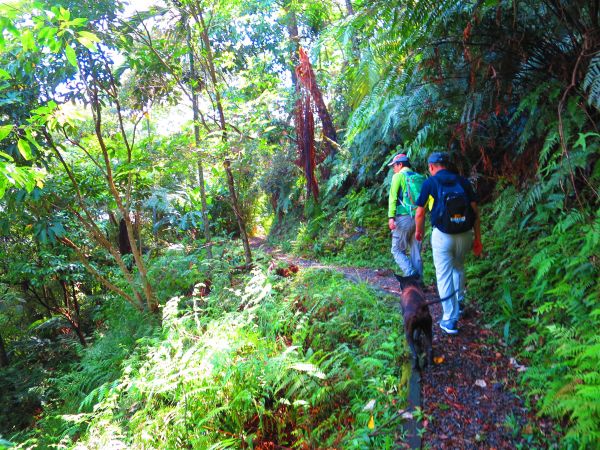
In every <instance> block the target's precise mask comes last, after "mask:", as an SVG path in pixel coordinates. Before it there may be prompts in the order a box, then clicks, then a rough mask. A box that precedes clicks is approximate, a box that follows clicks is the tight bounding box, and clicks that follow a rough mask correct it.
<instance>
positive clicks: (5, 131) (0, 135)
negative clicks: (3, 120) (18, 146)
mask: <svg viewBox="0 0 600 450" xmlns="http://www.w3.org/2000/svg"><path fill="white" fill-rule="evenodd" d="M12 129H13V126H12V125H2V126H1V127H0V141H2V140H4V138H6V136H8V135H9V134H10V132H11V131H12Z"/></svg>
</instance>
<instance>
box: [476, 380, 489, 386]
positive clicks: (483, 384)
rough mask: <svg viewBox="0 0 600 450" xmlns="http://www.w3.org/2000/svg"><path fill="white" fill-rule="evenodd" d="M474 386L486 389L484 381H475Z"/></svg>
mask: <svg viewBox="0 0 600 450" xmlns="http://www.w3.org/2000/svg"><path fill="white" fill-rule="evenodd" d="M475 386H479V387H481V388H484V387H487V383H486V382H485V380H477V381H475Z"/></svg>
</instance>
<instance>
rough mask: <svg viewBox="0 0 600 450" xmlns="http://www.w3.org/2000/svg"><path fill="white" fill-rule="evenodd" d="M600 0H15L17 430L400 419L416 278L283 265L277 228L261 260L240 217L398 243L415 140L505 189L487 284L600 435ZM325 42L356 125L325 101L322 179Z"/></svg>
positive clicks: (7, 181) (197, 442) (417, 152)
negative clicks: (394, 159) (279, 271)
mask: <svg viewBox="0 0 600 450" xmlns="http://www.w3.org/2000/svg"><path fill="white" fill-rule="evenodd" d="M599 9H600V8H599V6H598V2H597V1H593V0H586V1H578V2H569V1H562V0H529V1H525V2H514V1H508V0H506V1H505V0H487V1H479V2H466V1H465V2H463V1H459V2H450V1H445V0H444V1H430V0H421V1H403V2H400V1H387V0H376V1H370V2H366V1H363V0H354V1H348V0H347V1H345V2H340V1H333V0H325V1H313V0H306V1H296V0H285V1H273V0H264V1H260V2H256V1H249V0H248V1H247V0H227V1H225V0H223V1H220V2H205V1H202V0H180V1H177V2H175V1H168V2H166V4H165V5H162V6H160V7H159V6H149V7H148V10H146V11H143V12H137V13H135V14H134V13H131V12H130V11H129V9H128V8H127V7H126V5H123V4H121V3H120V2H118V1H114V2H113V1H109V0H106V1H102V2H93V3H92V2H72V1H61V2H58V1H51V0H45V1H41V2H31V1H28V0H26V1H22V2H19V4H18V7H17V6H15V5H2V6H0V13H1V14H0V26H1V28H2V33H1V34H0V61H1V63H2V64H1V65H0V67H1V68H0V236H1V237H0V387H1V392H2V396H1V397H0V447H1V446H3V445H8V444H6V442H5V441H3V439H10V440H11V441H12V442H14V443H16V444H18V445H19V446H20V447H21V448H36V447H37V448H47V447H49V446H51V445H53V446H57V447H60V448H73V447H75V446H78V448H103V447H106V446H109V445H112V446H115V447H127V448H180V447H184V446H188V447H189V446H191V447H193V448H227V447H230V448H240V447H243V446H255V447H256V446H260V445H263V444H264V445H265V446H266V445H268V444H269V443H276V444H278V445H284V446H289V447H296V448H302V446H305V447H331V448H366V447H368V446H371V448H386V447H393V446H394V443H397V442H399V441H401V440H402V436H396V435H395V434H394V431H395V430H397V425H398V423H399V418H398V417H397V416H395V415H394V414H393V411H397V410H398V408H399V407H401V405H403V403H404V401H405V398H404V397H405V383H406V379H405V377H406V372H405V371H404V370H405V369H404V359H405V350H404V347H403V338H402V337H401V336H400V334H399V333H400V329H401V324H400V317H399V315H398V312H397V305H395V304H394V302H393V300H392V299H391V298H389V297H382V296H380V295H379V294H377V293H374V292H373V291H371V290H369V288H367V287H366V286H362V285H359V286H357V285H353V284H350V283H349V282H347V281H346V280H343V279H342V278H340V277H339V276H337V275H334V274H332V273H328V272H318V271H317V272H310V271H309V272H305V271H301V272H300V273H299V274H298V275H296V276H292V277H289V278H285V277H284V278H282V277H280V276H278V275H276V271H274V270H273V269H274V267H273V264H270V261H269V258H268V257H267V256H266V255H264V254H260V253H259V254H258V255H254V258H253V262H254V265H253V268H252V267H250V265H249V264H248V258H249V257H250V254H249V252H248V250H249V249H248V248H247V247H246V251H245V252H244V253H242V244H241V243H240V242H239V238H240V237H241V238H242V241H244V237H245V234H246V232H249V233H250V234H262V233H265V232H269V240H270V242H275V243H277V244H278V245H279V246H280V248H281V249H282V250H283V251H285V252H288V253H295V254H298V255H302V256H309V257H312V258H316V259H320V260H322V261H325V262H329V263H336V264H340V265H347V266H363V267H365V266H366V267H372V268H380V269H383V268H392V269H393V268H394V264H393V261H392V258H391V255H390V254H389V248H388V247H389V242H388V241H389V235H388V230H387V227H386V217H385V216H386V214H385V210H386V207H385V205H386V196H387V188H388V186H389V184H390V180H391V174H389V173H388V172H387V167H386V165H385V164H386V163H387V162H388V161H389V158H390V157H391V156H392V155H393V154H394V153H395V152H396V151H397V150H399V149H402V150H403V151H404V152H406V153H408V154H409V155H410V156H411V159H412V161H413V163H414V165H415V169H416V170H418V171H420V172H422V173H425V172H426V167H425V161H426V156H427V155H428V153H430V152H431V151H434V150H442V149H443V150H447V151H448V152H450V154H451V156H452V159H453V163H454V166H455V168H456V169H457V171H458V172H460V173H462V174H465V175H466V176H469V177H470V179H471V180H472V182H473V184H474V185H475V186H476V188H477V190H478V192H479V196H480V199H481V203H482V204H483V208H482V211H483V214H482V215H483V219H482V230H483V243H484V247H485V252H484V256H483V257H482V258H481V259H477V260H470V261H469V266H468V267H469V268H468V278H469V285H468V297H469V298H468V300H469V301H471V302H474V303H476V304H477V305H479V306H480V307H481V308H482V309H483V310H484V311H485V313H486V321H487V322H488V324H489V325H490V326H491V327H493V328H494V329H495V330H496V331H497V332H498V334H499V335H501V336H502V338H503V342H504V344H505V345H506V346H507V351H508V352H510V353H511V354H513V355H514V356H515V357H517V358H518V359H519V360H520V361H524V364H526V365H527V367H528V369H527V370H526V371H525V372H524V375H523V377H522V381H523V386H524V387H525V389H526V391H527V392H528V393H529V400H530V405H531V407H532V408H534V409H536V410H539V411H540V413H541V414H547V415H549V416H551V417H552V418H554V419H556V421H557V423H559V424H560V425H561V426H562V431H563V436H564V439H563V443H562V444H563V445H564V446H565V447H566V448H593V447H594V446H595V445H596V444H597V442H598V441H599V440H600V434H599V433H600V431H599V430H600V411H599V403H598V401H597V399H598V398H599V396H600V373H599V371H598V370H599V369H598V367H599V366H600V361H599V356H598V355H600V342H599V341H598V333H597V329H598V326H599V325H600V323H599V321H600V313H599V309H598V308H599V305H600V298H599V297H600V294H599V292H600V286H599V284H598V283H599V281H598V280H600V273H599V272H600V270H599V269H600V261H599V259H598V255H599V254H600V216H599V212H598V211H599V210H600V202H599V198H600V197H599V186H600V159H599V158H598V155H599V154H600V134H599V133H598V125H599V121H600V112H599V110H600V56H599V55H600V31H599V30H600V25H599V23H600V17H599V14H600V11H599ZM299 46H301V47H303V48H304V49H306V50H307V51H308V53H309V55H310V59H311V63H312V65H313V69H314V72H315V74H316V80H317V84H318V86H316V87H315V86H313V89H312V91H311V93H312V94H313V95H314V91H318V92H322V94H323V97H324V98H325V101H326V103H327V108H328V113H329V114H330V116H331V117H332V118H333V122H334V124H335V127H336V129H337V136H338V142H337V143H335V142H334V143H332V142H329V141H328V140H327V138H325V137H324V136H322V134H323V133H322V131H323V125H322V124H321V122H320V120H322V117H323V116H322V113H323V111H319V114H318V118H316V119H314V118H313V119H314V120H315V122H316V123H314V124H313V125H314V128H315V130H314V131H316V133H315V142H314V148H315V155H313V157H314V158H315V161H317V162H319V164H318V165H317V170H316V172H315V173H316V175H317V178H318V183H319V185H320V197H319V198H318V199H312V198H307V194H306V186H305V183H306V182H307V177H306V176H305V173H306V172H305V171H306V168H305V167H300V166H301V164H300V160H301V158H300V157H299V156H298V155H297V150H296V149H297V142H296V131H297V130H298V127H297V123H295V120H297V116H298V114H297V110H296V113H295V112H294V111H295V109H294V104H295V103H296V100H297V95H298V91H297V89H298V86H296V83H297V74H296V72H295V71H294V65H295V64H296V63H297V50H298V47H299ZM313 100H314V99H313ZM315 117H317V115H315ZM332 146H333V147H334V148H335V151H331V148H333V147H332ZM229 161H231V165H229V164H228V163H229ZM321 161H322V162H321ZM224 163H226V164H224ZM303 171H304V172H303ZM425 247H426V248H425V252H424V260H425V262H426V264H425V279H426V281H428V282H433V281H434V276H433V269H432V267H431V264H430V261H431V256H430V254H429V249H428V248H427V243H426V244H425ZM288 272H289V271H288ZM371 400H375V406H374V409H373V410H372V411H370V410H369V408H367V409H365V405H367V404H368V403H369V402H370V401H371ZM391 405H394V407H393V408H392V406H391ZM7 412H10V413H7ZM371 414H372V415H373V418H374V421H375V426H376V428H377V429H376V430H375V431H372V430H371V429H370V428H369V427H368V425H369V422H370V418H371ZM184 442H185V445H184Z"/></svg>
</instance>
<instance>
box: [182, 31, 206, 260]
mask: <svg viewBox="0 0 600 450" xmlns="http://www.w3.org/2000/svg"><path fill="white" fill-rule="evenodd" d="M187 40H188V42H187V44H188V49H189V57H190V79H191V80H190V88H191V90H192V111H193V114H194V142H195V144H196V152H199V149H200V123H199V122H200V110H199V108H198V94H197V92H196V83H197V75H196V64H195V60H194V51H193V50H192V42H191V40H192V37H191V31H190V28H189V27H188V34H187ZM197 157H198V159H197V161H196V164H197V167H198V184H199V185H200V202H201V207H202V227H203V229H204V240H205V241H206V256H207V257H208V259H212V242H211V236H210V226H209V223H208V204H207V202H206V188H205V186H204V167H203V166H202V158H201V157H200V155H199V154H198V155H197Z"/></svg>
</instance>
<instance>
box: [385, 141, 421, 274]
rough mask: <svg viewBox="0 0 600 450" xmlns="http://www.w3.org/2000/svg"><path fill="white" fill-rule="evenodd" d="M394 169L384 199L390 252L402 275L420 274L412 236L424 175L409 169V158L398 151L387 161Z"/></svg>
mask: <svg viewBox="0 0 600 450" xmlns="http://www.w3.org/2000/svg"><path fill="white" fill-rule="evenodd" d="M388 166H390V167H392V169H393V170H394V176H393V177H392V186H391V187H390V195H389V199H388V226H389V228H390V230H391V232H392V255H393V257H394V260H395V261H396V264H398V266H399V267H400V269H401V270H402V272H403V274H404V276H405V277H410V276H412V277H414V278H417V279H422V278H423V262H422V261H421V242H420V241H417V240H416V239H415V219H414V217H415V211H416V208H417V207H416V205H415V202H416V200H417V197H418V196H419V191H420V186H421V185H422V184H423V180H424V177H423V176H422V175H420V174H418V173H416V172H414V171H413V170H412V169H411V165H410V159H409V158H408V156H406V155H405V154H403V153H399V154H397V155H396V156H394V158H393V159H392V162H391V163H389V164H388Z"/></svg>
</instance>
